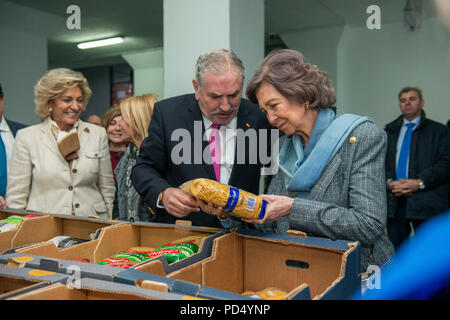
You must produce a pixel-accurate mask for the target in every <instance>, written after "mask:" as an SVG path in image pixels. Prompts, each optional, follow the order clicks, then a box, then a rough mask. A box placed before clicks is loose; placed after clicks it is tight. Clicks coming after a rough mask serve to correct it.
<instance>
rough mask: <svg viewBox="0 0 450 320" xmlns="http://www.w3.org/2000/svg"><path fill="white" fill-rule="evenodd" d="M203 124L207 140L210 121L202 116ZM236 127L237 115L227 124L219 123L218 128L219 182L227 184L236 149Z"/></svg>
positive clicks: (209, 134) (209, 131) (209, 133)
mask: <svg viewBox="0 0 450 320" xmlns="http://www.w3.org/2000/svg"><path fill="white" fill-rule="evenodd" d="M203 123H204V124H205V135H206V138H207V141H209V137H210V136H211V126H212V124H213V123H212V122H211V121H210V120H209V119H208V118H206V117H205V116H203ZM236 128H237V117H234V118H233V120H231V121H230V123H229V124H226V125H221V126H220V129H219V136H220V183H223V184H228V181H229V180H230V176H231V171H232V170H233V164H234V154H235V149H236Z"/></svg>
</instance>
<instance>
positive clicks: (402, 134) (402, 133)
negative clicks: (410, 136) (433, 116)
mask: <svg viewBox="0 0 450 320" xmlns="http://www.w3.org/2000/svg"><path fill="white" fill-rule="evenodd" d="M421 118H422V116H420V115H419V116H418V117H417V118H415V119H414V120H412V121H408V120H406V119H405V118H403V125H402V128H401V129H400V133H399V135H398V140H397V154H396V157H395V167H396V168H397V166H398V158H399V157H400V151H401V150H402V144H403V139H404V138H405V134H406V131H407V130H408V127H407V124H408V123H414V126H413V128H412V131H414V130H416V128H417V127H418V126H419V124H420V119H421ZM408 167H409V155H408V160H407V161H406V176H408Z"/></svg>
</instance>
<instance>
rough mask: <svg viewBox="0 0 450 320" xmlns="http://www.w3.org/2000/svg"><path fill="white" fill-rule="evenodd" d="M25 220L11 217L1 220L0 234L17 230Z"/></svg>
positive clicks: (14, 216) (19, 217)
mask: <svg viewBox="0 0 450 320" xmlns="http://www.w3.org/2000/svg"><path fill="white" fill-rule="evenodd" d="M24 219H26V218H25V217H21V216H16V215H12V216H9V217H7V218H5V219H3V220H0V232H6V231H11V230H17V228H18V227H19V224H20V223H21V222H22V221H23V220H24Z"/></svg>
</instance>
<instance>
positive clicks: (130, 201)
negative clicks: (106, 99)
mask: <svg viewBox="0 0 450 320" xmlns="http://www.w3.org/2000/svg"><path fill="white" fill-rule="evenodd" d="M157 101H158V100H157V99H156V97H155V96H153V95H151V94H144V95H142V96H134V97H129V98H125V99H124V100H122V102H121V103H120V111H121V113H122V121H121V123H120V125H121V127H122V128H123V130H124V132H125V134H126V135H128V136H130V137H131V138H130V140H131V142H130V144H129V145H128V147H127V148H126V149H125V150H124V151H123V152H122V154H121V157H120V160H119V163H118V164H117V167H116V170H115V174H116V179H117V195H118V207H119V219H120V220H126V221H130V222H134V221H153V220H154V218H155V216H154V215H153V214H151V212H150V211H149V209H148V206H147V205H146V204H145V203H144V201H143V200H142V199H141V197H140V195H139V194H138V193H137V192H136V190H135V189H134V186H133V184H132V182H131V169H132V168H133V166H134V165H135V163H136V157H137V155H138V154H139V148H140V147H141V144H142V141H143V140H144V138H146V137H147V135H148V126H149V124H150V121H151V118H152V114H153V107H154V105H155V103H156V102H157Z"/></svg>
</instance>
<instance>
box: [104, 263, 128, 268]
mask: <svg viewBox="0 0 450 320" xmlns="http://www.w3.org/2000/svg"><path fill="white" fill-rule="evenodd" d="M132 266H134V265H133V264H129V263H111V264H108V267H116V268H123V269H130V268H131V267H132Z"/></svg>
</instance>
